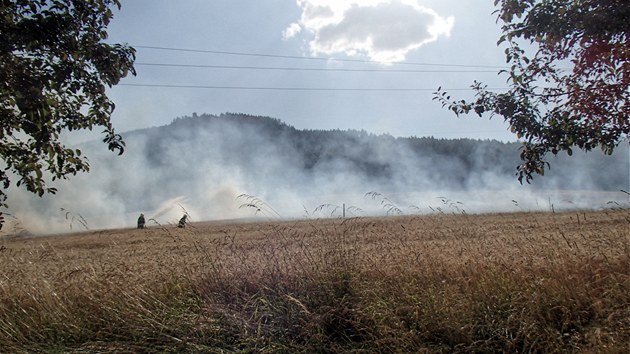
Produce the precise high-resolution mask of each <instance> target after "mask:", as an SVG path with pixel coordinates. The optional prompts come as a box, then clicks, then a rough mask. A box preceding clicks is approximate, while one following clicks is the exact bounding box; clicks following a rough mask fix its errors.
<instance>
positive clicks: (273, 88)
mask: <svg viewBox="0 0 630 354" xmlns="http://www.w3.org/2000/svg"><path fill="white" fill-rule="evenodd" d="M117 86H131V87H156V88H186V89H212V90H252V91H362V92H432V91H433V92H435V91H436V89H429V88H325V87H257V86H207V85H171V84H124V83H121V84H118V85H117ZM443 90H444V91H470V90H472V88H453V89H443ZM486 90H490V91H500V90H506V88H487V89H486Z"/></svg>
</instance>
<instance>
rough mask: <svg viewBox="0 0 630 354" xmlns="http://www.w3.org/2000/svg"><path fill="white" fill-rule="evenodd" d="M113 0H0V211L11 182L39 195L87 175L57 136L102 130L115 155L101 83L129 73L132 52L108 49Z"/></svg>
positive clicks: (118, 145)
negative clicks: (51, 184) (59, 183)
mask: <svg viewBox="0 0 630 354" xmlns="http://www.w3.org/2000/svg"><path fill="white" fill-rule="evenodd" d="M112 5H115V6H117V7H118V8H120V2H119V1H118V0H90V1H84V0H28V1H27V0H0V117H1V122H0V158H1V159H2V161H3V164H0V167H1V170H0V183H1V184H2V185H3V187H4V190H5V191H2V190H0V206H4V207H6V206H7V204H6V200H7V195H6V189H7V188H9V186H10V184H11V178H13V176H15V177H16V178H17V182H16V185H17V186H24V187H25V188H26V189H27V190H29V191H30V192H33V193H36V194H38V195H39V196H42V195H43V194H45V193H55V191H56V189H55V188H53V187H49V186H48V185H47V182H46V181H47V180H48V179H52V180H53V181H54V180H55V179H65V178H67V177H68V176H69V175H75V174H76V173H77V172H82V171H88V170H89V164H88V162H87V159H86V158H85V157H84V156H82V153H81V151H80V150H78V149H70V148H68V147H66V146H65V145H64V144H63V143H62V142H61V141H60V133H61V132H62V131H64V130H65V131H74V130H80V129H90V130H91V129H92V128H94V127H97V126H100V127H103V128H104V130H103V133H104V134H105V138H104V139H103V141H104V142H105V143H106V144H107V145H108V147H109V149H110V150H112V151H118V152H119V154H122V153H123V151H124V146H125V144H124V142H123V141H122V138H121V136H120V135H118V134H116V133H115V131H114V128H113V127H112V124H111V121H110V117H111V113H112V111H113V110H114V103H113V102H112V101H111V100H110V99H109V98H108V97H107V95H106V86H109V87H111V86H113V85H116V84H117V83H118V82H119V81H120V79H121V78H123V77H125V76H127V75H128V74H129V73H132V74H134V75H135V70H134V68H133V62H134V60H135V50H134V49H133V48H131V47H128V46H125V45H119V44H107V43H104V42H103V41H104V40H105V39H106V38H107V32H106V27H107V25H108V24H109V21H110V20H111V18H112V16H113V13H112V11H111V9H110V7H111V6H112Z"/></svg>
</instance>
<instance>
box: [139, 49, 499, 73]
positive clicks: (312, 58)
mask: <svg viewBox="0 0 630 354" xmlns="http://www.w3.org/2000/svg"><path fill="white" fill-rule="evenodd" d="M132 47H134V48H142V49H153V50H166V51H176V52H190V53H207V54H222V55H237V56H249V57H265V58H279V59H297V60H316V61H337V62H351V63H364V64H365V63H369V64H388V65H414V66H443V67H461V68H487V69H506V67H504V66H495V65H468V64H443V63H440V64H438V63H417V62H380V61H376V60H362V59H337V58H325V57H301V56H295V55H278V54H265V53H247V52H229V51H219V50H206V49H187V48H172V47H158V46H145V45H132Z"/></svg>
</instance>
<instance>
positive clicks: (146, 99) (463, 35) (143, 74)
mask: <svg viewBox="0 0 630 354" xmlns="http://www.w3.org/2000/svg"><path fill="white" fill-rule="evenodd" d="M492 3H493V1H492V0H417V1H416V0H391V1H388V0H363V1H359V0H348V1H340V0H332V1H331V0H264V1H259V0H213V1H206V0H186V1H177V2H176V1H170V0H128V1H123V4H122V8H121V10H120V11H115V17H114V20H113V21H112V22H111V24H110V26H109V34H110V37H109V41H110V42H113V43H128V44H130V45H131V46H134V47H136V48H137V61H136V63H137V64H136V68H137V71H138V75H137V76H136V77H129V78H126V79H124V80H123V81H122V84H123V85H120V86H117V87H114V88H112V89H111V90H110V95H111V98H112V99H113V100H114V102H115V103H116V111H115V112H114V115H113V123H114V126H115V127H116V129H117V130H118V131H121V132H122V131H127V130H132V129H138V128H144V127H151V126H160V125H164V124H168V123H170V122H171V121H172V120H173V119H174V118H175V117H180V116H186V115H192V113H193V112H197V113H199V114H201V113H210V114H219V113H222V112H242V113H248V114H254V115H264V116H271V117H275V118H278V119H281V120H283V121H285V122H286V123H287V124H290V125H293V126H295V127H296V128H298V129H365V130H366V131H368V132H372V133H377V134H380V133H389V134H392V135H394V136H412V135H415V136H434V137H440V138H459V137H469V138H479V139H499V140H504V141H508V140H515V137H514V135H512V134H511V133H510V132H509V131H508V129H507V125H506V124H505V123H504V122H503V120H502V118H501V117H495V118H494V119H492V120H488V119H487V118H483V119H480V118H477V117H475V116H468V117H462V118H457V117H455V116H454V115H453V114H451V113H449V112H448V111H446V110H445V109H442V108H441V106H440V105H439V104H438V103H437V102H435V101H432V97H433V95H432V92H433V91H434V90H435V89H436V88H437V87H438V86H442V87H443V88H450V89H467V88H469V86H470V85H471V84H472V82H473V81H474V80H480V81H482V82H484V83H487V84H488V85H489V86H490V87H497V88H501V87H505V86H506V84H505V77H501V76H498V75H497V72H498V70H499V69H498V68H499V67H501V66H504V65H505V58H504V55H503V48H500V47H497V46H496V41H497V39H498V37H499V35H500V24H498V23H496V18H495V16H494V15H493V14H492V12H493V10H494V8H493V5H492ZM151 47H157V48H169V49H156V48H151ZM173 49H177V50H173ZM182 49H183V50H182ZM226 53H233V54H226ZM377 61H388V63H386V64H384V63H382V62H377ZM155 64H160V65H155ZM163 64H168V65H173V66H164V65H163ZM428 64H432V65H428ZM433 64H436V65H433ZM218 67H220V68H218ZM226 67H229V68H226ZM245 67H247V69H246V68H245ZM252 67H255V68H257V69H253V68H252ZM262 68H264V69H262ZM271 68H282V70H279V69H271ZM289 69H291V70H289ZM298 69H308V70H298ZM401 71H407V72H401ZM128 85H158V86H128ZM165 85H170V86H178V87H162V86H165ZM179 86H197V87H179ZM199 86H200V87H221V88H199ZM229 87H240V88H241V89H234V88H229ZM242 88H248V89H242ZM296 89H300V90H296ZM303 89H317V90H303ZM356 89H361V90H356ZM400 89H405V90H407V89H421V91H398V90H400ZM381 90H383V91H381ZM471 95H472V92H471V91H467V90H463V91H453V92H452V96H454V97H458V98H459V97H461V98H468V97H470V96H471Z"/></svg>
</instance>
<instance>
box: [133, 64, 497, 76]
mask: <svg viewBox="0 0 630 354" xmlns="http://www.w3.org/2000/svg"><path fill="white" fill-rule="evenodd" d="M134 65H137V66H159V67H177V68H207V69H233V70H280V71H331V72H377V73H408V74H413V73H496V72H497V71H496V70H400V69H345V68H297V67H270V66H234V65H201V64H170V63H143V62H140V63H135V64H134Z"/></svg>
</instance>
